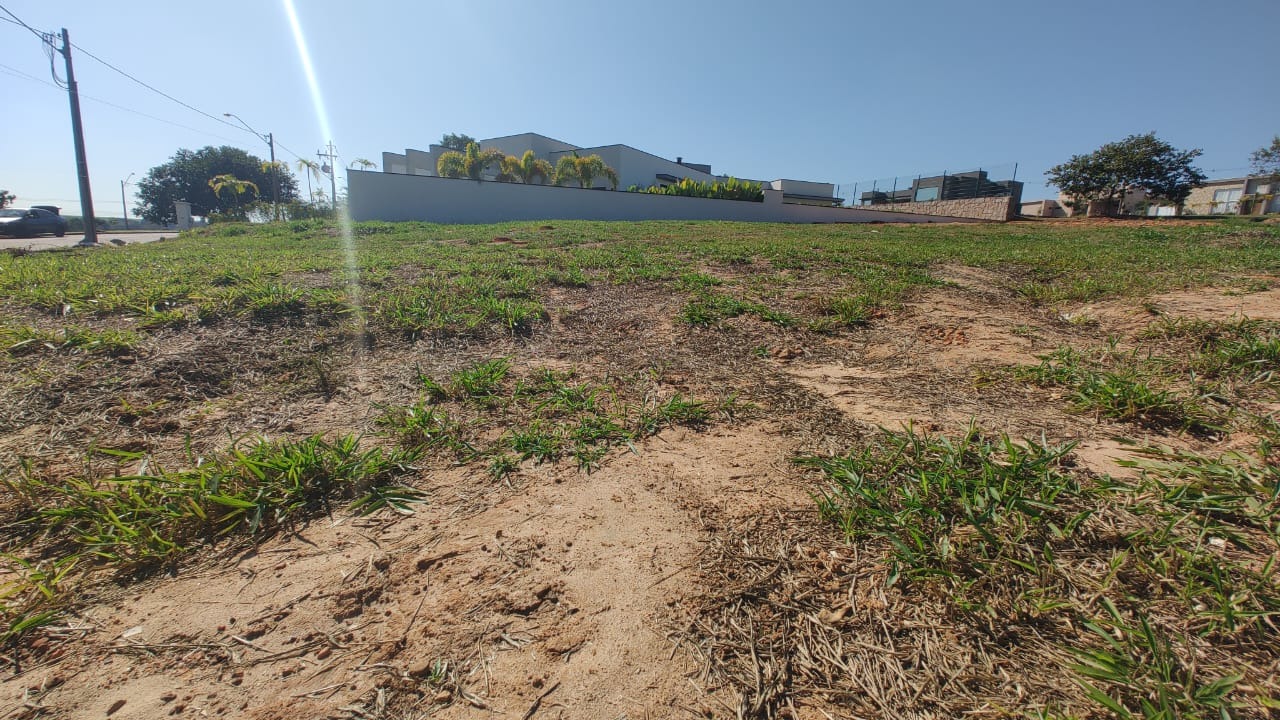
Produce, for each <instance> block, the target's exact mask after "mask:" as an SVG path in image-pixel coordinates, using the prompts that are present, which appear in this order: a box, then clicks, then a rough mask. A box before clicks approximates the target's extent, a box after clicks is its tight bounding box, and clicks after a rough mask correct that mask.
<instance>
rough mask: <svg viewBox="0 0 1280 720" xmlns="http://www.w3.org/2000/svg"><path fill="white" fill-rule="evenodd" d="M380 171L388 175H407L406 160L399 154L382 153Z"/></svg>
mask: <svg viewBox="0 0 1280 720" xmlns="http://www.w3.org/2000/svg"><path fill="white" fill-rule="evenodd" d="M382 171H383V172H389V173H407V172H409V163H408V159H407V158H405V156H404V155H401V154H399V153H392V152H384V153H382Z"/></svg>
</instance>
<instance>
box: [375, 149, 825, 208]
mask: <svg viewBox="0 0 1280 720" xmlns="http://www.w3.org/2000/svg"><path fill="white" fill-rule="evenodd" d="M477 143H478V144H479V145H480V147H482V148H495V149H497V150H501V151H502V152H504V153H506V154H507V155H515V156H516V157H520V156H521V155H523V154H524V153H525V151H526V150H532V151H533V153H534V154H535V155H537V156H538V157H540V158H542V159H544V160H546V161H547V162H550V163H551V164H552V165H555V164H556V162H557V161H558V160H559V159H560V158H562V157H564V156H566V155H572V154H573V153H575V152H576V153H578V154H579V155H583V156H586V155H599V156H600V159H602V160H604V162H605V164H607V165H608V166H609V167H611V168H613V169H614V171H615V172H616V173H618V187H619V188H621V189H626V188H628V187H631V186H632V185H636V186H639V187H641V188H646V187H649V186H651V185H659V186H665V185H671V184H673V183H678V182H680V181H681V180H683V179H685V178H689V179H691V180H697V181H701V182H718V181H724V180H727V179H728V178H729V176H728V175H716V174H714V173H713V172H712V171H711V166H710V165H706V164H703V163H693V162H685V160H684V158H683V157H677V158H676V159H675V160H668V159H667V158H663V157H659V156H657V155H654V154H653V153H648V152H645V151H643V150H639V149H636V148H633V147H631V146H630V145H623V144H621V143H618V144H613V145H597V146H594V147H582V146H578V145H572V144H570V143H567V142H564V141H562V140H556V139H555V138H550V137H547V136H546V135H539V134H538V133H520V134H518V135H504V136H501V137H494V138H487V139H484V140H479V141H477ZM448 150H449V148H446V147H442V146H440V145H429V146H428V147H427V149H426V150H415V149H412V148H410V149H406V150H405V151H404V153H391V152H384V153H382V171H383V172H387V173H398V174H402V175H426V176H430V177H435V176H436V163H437V162H438V161H439V159H440V155H441V154H442V153H445V152H447V151H448ZM482 177H483V179H485V180H492V179H494V178H496V177H497V172H496V170H490V171H489V172H487V173H485V174H484V175H483V176H482ZM739 180H746V178H739ZM750 182H757V183H760V184H761V185H762V186H764V187H765V188H769V189H773V190H779V191H781V192H782V201H783V202H784V203H794V204H803V205H821V206H827V207H830V206H834V205H839V204H840V203H841V202H842V201H841V199H840V198H837V197H836V196H835V189H836V188H835V185H834V184H833V183H823V182H811V181H800V180H774V181H771V182H768V181H761V180H751V181H750ZM593 187H596V188H609V187H610V183H609V181H608V180H606V179H605V178H597V179H596V180H595V182H594V183H593Z"/></svg>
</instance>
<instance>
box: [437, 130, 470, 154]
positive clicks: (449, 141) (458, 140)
mask: <svg viewBox="0 0 1280 720" xmlns="http://www.w3.org/2000/svg"><path fill="white" fill-rule="evenodd" d="M474 142H476V139H475V138H473V137H471V136H470V135H455V134H454V133H448V134H446V135H442V136H440V147H444V148H448V149H450V150H456V151H457V152H466V151H467V146H468V145H471V144H472V143H474Z"/></svg>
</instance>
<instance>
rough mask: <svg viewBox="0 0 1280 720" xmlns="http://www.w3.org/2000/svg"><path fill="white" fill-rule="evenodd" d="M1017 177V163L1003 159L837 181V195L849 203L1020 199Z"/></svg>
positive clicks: (861, 204) (1020, 193) (854, 205)
mask: <svg viewBox="0 0 1280 720" xmlns="http://www.w3.org/2000/svg"><path fill="white" fill-rule="evenodd" d="M1017 178H1018V164H1017V163H1001V164H996V165H991V166H982V167H977V168H973V169H969V170H959V171H957V170H942V171H940V172H931V173H916V174H914V175H898V176H896V177H883V178H872V179H869V180H854V181H848V182H841V183H837V184H836V197H839V198H843V200H844V202H843V204H844V205H845V206H848V207H858V206H867V205H892V204H899V203H909V202H926V201H929V200H963V199H970V198H984V197H1010V196H1015V197H1016V198H1018V199H1020V198H1021V195H1022V184H1021V183H1019V182H1018V179H1017Z"/></svg>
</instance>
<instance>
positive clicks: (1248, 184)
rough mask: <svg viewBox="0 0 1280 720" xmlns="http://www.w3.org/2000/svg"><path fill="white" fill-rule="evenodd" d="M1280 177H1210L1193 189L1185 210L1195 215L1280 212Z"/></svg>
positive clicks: (1184, 204) (1185, 204)
mask: <svg viewBox="0 0 1280 720" xmlns="http://www.w3.org/2000/svg"><path fill="white" fill-rule="evenodd" d="M1278 191H1280V178H1276V177H1274V176H1271V175H1251V176H1248V177H1237V178H1223V179H1221V180H1207V181H1205V183H1204V184H1203V185H1201V186H1200V187H1198V188H1195V189H1193V190H1192V191H1191V194H1190V195H1189V196H1187V201H1186V202H1185V203H1183V212H1184V213H1186V214H1196V215H1262V214H1267V213H1280V192H1278Z"/></svg>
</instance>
